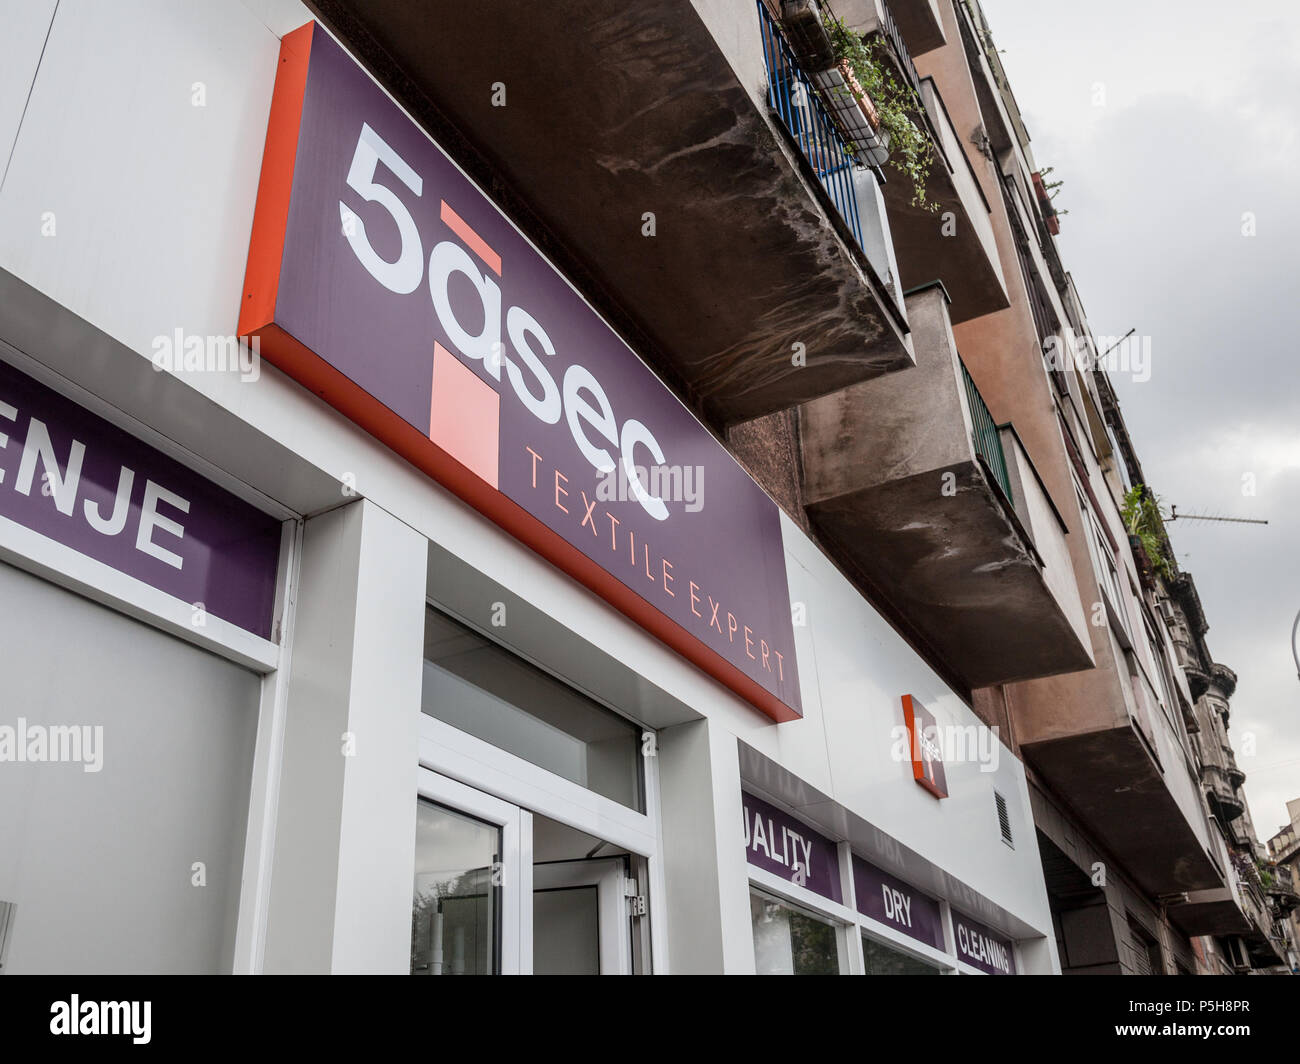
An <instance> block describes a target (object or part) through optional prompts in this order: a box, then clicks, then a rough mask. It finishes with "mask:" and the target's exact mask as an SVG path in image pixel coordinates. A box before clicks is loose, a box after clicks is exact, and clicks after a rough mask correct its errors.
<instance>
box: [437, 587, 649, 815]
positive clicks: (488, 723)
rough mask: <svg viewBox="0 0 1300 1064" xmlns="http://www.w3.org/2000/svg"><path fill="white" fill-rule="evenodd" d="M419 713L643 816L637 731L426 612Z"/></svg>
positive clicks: (459, 627) (442, 617)
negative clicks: (641, 813)
mask: <svg viewBox="0 0 1300 1064" xmlns="http://www.w3.org/2000/svg"><path fill="white" fill-rule="evenodd" d="M421 708H422V709H423V711H424V712H425V713H427V714H428V715H429V716H431V717H436V718H437V719H438V720H441V721H444V722H446V723H447V724H450V725H452V726H453V727H455V728H459V729H460V730H461V731H464V732H468V733H469V734H470V735H473V736H475V737H476V738H479V739H482V740H483V741H484V742H487V743H491V744H492V745H493V746H495V747H498V748H499V749H501V750H505V751H507V752H509V753H511V754H514V755H515V756H517V757H520V758H523V759H524V760H525V761H528V762H530V763H531V764H534V765H537V766H538V767H539V768H544V769H546V770H547V771H549V772H554V773H555V774H556V775H557V776H562V777H564V778H565V779H567V780H570V781H572V782H573V783H576V784H578V785H579V786H582V787H586V788H587V789H588V790H592V791H595V792H596V793H597V794H600V795H603V796H604V797H606V798H609V799H612V800H613V801H616V802H618V803H619V804H620V805H625V806H627V807H628V808H630V809H635V810H637V811H638V812H644V811H645V803H644V793H643V787H642V776H641V771H642V763H641V729H640V728H638V727H637V726H636V725H635V724H633V723H632V722H630V721H628V720H625V719H624V718H623V717H620V716H619V715H618V714H617V713H614V712H612V711H611V710H608V709H606V708H605V707H604V706H601V705H599V704H597V703H596V702H594V701H592V700H591V699H589V698H587V697H586V696H584V695H582V694H580V693H578V692H577V691H575V690H574V689H573V688H571V687H569V686H568V685H567V684H565V683H563V682H561V681H560V680H558V679H556V678H555V677H554V676H552V675H551V674H550V673H548V672H545V671H544V670H542V669H540V668H538V667H537V666H536V665H533V664H532V663H530V662H527V661H525V660H523V659H522V658H520V657H518V656H516V655H515V654H512V653H511V652H510V651H508V650H506V649H505V648H504V647H502V646H499V645H497V644H496V643H493V642H491V641H490V640H488V639H486V638H484V637H483V636H481V635H479V634H478V633H477V632H475V631H472V630H471V629H469V628H466V627H465V626H463V625H461V624H459V623H458V622H456V621H453V620H452V619H451V618H449V617H447V616H445V615H444V614H442V613H439V612H438V611H436V610H432V609H430V610H429V611H428V613H427V615H426V619H425V630H424V693H423V700H422V705H421Z"/></svg>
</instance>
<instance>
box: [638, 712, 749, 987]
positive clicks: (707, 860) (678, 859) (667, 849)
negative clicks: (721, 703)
mask: <svg viewBox="0 0 1300 1064" xmlns="http://www.w3.org/2000/svg"><path fill="white" fill-rule="evenodd" d="M659 783H660V788H661V798H660V807H659V808H660V813H661V815H662V817H663V846H664V852H663V868H664V883H665V891H666V894H667V905H666V908H667V910H668V915H667V922H668V928H667V932H668V955H669V958H670V963H671V966H672V971H673V973H674V974H679V975H680V974H722V973H725V974H728V975H732V974H749V975H752V974H753V972H754V938H753V931H752V929H751V927H750V920H749V873H748V866H747V865H746V863H745V844H744V837H743V818H744V813H743V811H742V808H741V798H740V758H739V751H738V749H737V746H736V737H735V736H734V735H732V734H731V733H729V732H727V731H725V730H723V729H722V728H720V727H719V726H718V725H717V724H714V723H712V722H710V721H707V720H697V721H692V722H690V723H689V724H679V725H677V726H675V727H672V728H666V729H664V730H663V731H661V732H660V733H659Z"/></svg>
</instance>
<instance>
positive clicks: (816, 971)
mask: <svg viewBox="0 0 1300 1064" xmlns="http://www.w3.org/2000/svg"><path fill="white" fill-rule="evenodd" d="M749 913H750V919H751V921H752V923H753V927H754V965H755V971H756V972H757V973H758V974H759V975H839V974H840V948H839V942H840V935H839V928H838V927H837V925H836V924H834V923H833V922H832V921H830V920H828V919H826V918H825V917H822V916H816V915H814V914H812V913H810V912H808V911H807V910H804V909H798V908H795V907H794V906H793V905H790V904H789V903H787V902H784V901H778V900H777V899H776V898H774V897H772V896H770V895H768V894H764V893H761V892H759V891H754V892H753V893H751V894H750V896H749Z"/></svg>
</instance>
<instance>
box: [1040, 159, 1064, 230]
mask: <svg viewBox="0 0 1300 1064" xmlns="http://www.w3.org/2000/svg"><path fill="white" fill-rule="evenodd" d="M1054 169H1055V167H1053V166H1049V167H1047V168H1046V169H1045V170H1039V171H1036V172H1035V173H1034V175H1033V177H1034V192H1035V193H1036V194H1037V195H1038V206H1039V209H1040V210H1041V211H1042V212H1043V224H1044V225H1045V226H1047V231H1048V232H1049V233H1051V234H1052V236H1060V235H1061V213H1065V214H1068V213H1069V211H1065V212H1058V211H1057V209H1056V205H1055V204H1054V203H1053V202H1052V201H1053V200H1054V199H1055V198H1056V193H1057V192H1058V191H1059V190H1060V188H1061V186H1062V185H1063V184H1065V182H1064V181H1048V180H1047V177H1048V175H1049V174H1050V173H1051V172H1052V171H1053V170H1054Z"/></svg>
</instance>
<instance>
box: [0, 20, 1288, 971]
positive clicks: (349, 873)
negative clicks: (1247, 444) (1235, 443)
mask: <svg viewBox="0 0 1300 1064" xmlns="http://www.w3.org/2000/svg"><path fill="white" fill-rule="evenodd" d="M3 14H4V17H5V22H6V25H7V26H8V27H11V28H12V33H11V34H10V40H9V42H8V43H7V44H6V46H5V47H6V50H7V51H8V53H9V55H10V58H11V60H12V61H11V62H9V63H7V64H6V65H5V67H4V71H3V74H0V144H3V147H4V150H5V153H6V157H7V158H8V160H9V161H8V164H7V166H6V169H5V172H4V176H3V181H2V183H0V285H3V289H4V291H3V299H2V301H0V430H3V435H0V473H2V474H3V476H0V581H3V600H4V602H5V605H6V608H5V609H4V610H3V611H2V612H0V627H2V630H3V640H0V646H3V648H4V649H3V652H2V653H3V659H0V660H2V661H3V670H4V675H5V681H4V685H3V694H2V697H3V701H2V702H0V753H4V754H5V756H4V757H3V759H0V970H3V971H12V972H35V971H218V972H219V971H235V972H388V973H394V972H407V971H409V972H412V973H419V974H469V973H478V972H482V973H488V972H603V973H625V972H660V973H662V972H772V973H778V972H797V973H803V972H809V973H811V972H817V973H843V974H863V973H891V974H892V973H898V974H902V973H908V974H929V973H958V974H1050V973H1056V972H1060V971H1067V972H1073V971H1116V972H1119V971H1141V970H1146V969H1147V968H1150V969H1151V970H1164V971H1167V972H1170V973H1173V972H1175V971H1194V970H1198V969H1205V968H1207V967H1209V966H1210V965H1211V961H1210V960H1209V959H1207V958H1205V957H1201V956H1198V954H1197V947H1196V946H1194V944H1193V943H1194V940H1195V941H1203V939H1204V936H1215V935H1218V936H1220V939H1223V940H1224V941H1226V940H1228V939H1234V940H1235V944H1234V945H1232V946H1221V947H1215V948H1222V949H1224V950H1225V951H1226V952H1225V953H1224V956H1227V957H1229V958H1231V962H1230V963H1232V964H1233V967H1234V968H1239V967H1243V966H1248V967H1258V966H1262V965H1263V964H1264V962H1265V961H1266V960H1269V956H1267V954H1268V951H1269V950H1270V949H1274V948H1275V947H1274V946H1273V945H1272V941H1273V938H1272V937H1271V935H1272V933H1271V932H1270V931H1269V929H1267V928H1265V927H1263V926H1262V924H1263V921H1264V918H1263V916H1262V915H1260V914H1258V913H1255V912H1254V911H1253V910H1251V911H1248V910H1247V906H1248V905H1249V899H1247V897H1246V894H1245V893H1243V888H1242V884H1241V881H1240V880H1239V879H1234V878H1232V871H1231V869H1232V864H1231V858H1230V855H1229V841H1230V836H1229V835H1226V834H1225V833H1224V830H1220V829H1218V827H1217V825H1219V824H1220V823H1222V822H1223V821H1224V820H1225V819H1227V818H1226V817H1225V810H1224V809H1223V808H1222V807H1221V806H1218V805H1215V804H1214V803H1215V801H1216V800H1217V799H1216V798H1215V797H1214V795H1215V794H1218V793H1219V792H1213V791H1212V788H1211V785H1210V784H1209V783H1206V782H1205V781H1204V779H1203V766H1205V765H1206V764H1207V763H1208V762H1206V761H1205V760H1204V759H1205V758H1206V757H1209V758H1210V760H1211V761H1212V762H1213V763H1214V765H1215V767H1216V768H1222V769H1223V773H1224V778H1225V779H1228V780H1229V783H1230V777H1228V776H1227V775H1226V773H1227V767H1226V765H1227V762H1226V759H1227V758H1229V757H1230V752H1228V753H1224V752H1223V750H1222V748H1223V747H1224V746H1225V743H1226V739H1225V737H1226V732H1222V733H1218V732H1216V733H1214V734H1215V739H1216V741H1217V742H1218V747H1217V748H1214V749H1211V748H1210V747H1208V746H1207V747H1205V749H1201V748H1200V747H1199V746H1198V745H1196V744H1195V743H1194V742H1193V740H1192V738H1191V735H1192V733H1193V732H1194V730H1195V729H1193V727H1192V722H1195V723H1197V725H1198V726H1203V727H1207V728H1208V727H1209V726H1210V725H1212V724H1213V722H1214V719H1213V713H1214V712H1219V710H1218V709H1217V703H1215V704H1211V703H1210V702H1208V701H1206V699H1207V698H1210V697H1212V696H1211V695H1210V694H1209V693H1208V692H1209V688H1207V689H1206V690H1205V691H1200V692H1197V691H1196V689H1195V687H1194V685H1193V684H1192V683H1191V681H1190V680H1189V677H1190V676H1192V675H1193V674H1194V672H1195V668H1196V667H1197V666H1196V662H1194V661H1192V660H1190V658H1189V659H1188V660H1183V658H1180V657H1178V656H1177V655H1178V653H1179V650H1178V648H1177V642H1176V640H1175V639H1174V638H1173V636H1172V635H1171V634H1170V633H1171V627H1170V625H1171V624H1172V623H1173V622H1171V621H1170V620H1169V613H1168V612H1167V611H1166V610H1165V609H1164V607H1163V605H1162V604H1163V603H1164V602H1165V601H1166V600H1170V601H1173V600H1175V599H1176V597H1177V595H1176V587H1177V586H1181V585H1178V581H1177V579H1174V580H1173V582H1172V583H1170V582H1164V583H1161V582H1159V581H1153V580H1151V579H1149V578H1148V576H1149V574H1145V573H1144V572H1142V571H1139V567H1138V561H1137V560H1136V559H1135V556H1134V554H1133V552H1132V550H1131V549H1130V547H1129V542H1128V538H1127V535H1126V533H1125V529H1124V525H1123V522H1122V519H1121V498H1122V495H1123V486H1124V477H1125V476H1129V475H1130V473H1129V468H1128V467H1127V466H1126V465H1125V464H1124V459H1123V456H1122V454H1121V449H1122V447H1130V445H1129V444H1128V441H1127V436H1126V434H1125V433H1124V431H1123V429H1122V420H1121V419H1120V418H1119V414H1118V405H1117V404H1116V403H1115V402H1114V400H1113V395H1112V394H1111V393H1110V391H1109V389H1108V386H1107V384H1106V382H1105V375H1104V373H1101V372H1097V371H1095V370H1094V369H1092V368H1091V367H1089V366H1087V365H1086V364H1083V363H1080V364H1077V365H1076V364H1075V363H1074V362H1072V361H1069V360H1067V361H1065V362H1061V363H1059V364H1049V362H1047V361H1045V357H1044V356H1045V353H1046V354H1050V353H1051V351H1053V350H1055V348H1054V346H1053V344H1052V343H1051V342H1050V341H1053V340H1056V341H1057V342H1064V343H1067V344H1072V345H1080V346H1081V345H1083V344H1085V342H1086V341H1087V340H1088V339H1089V338H1090V335H1091V334H1090V332H1089V329H1088V326H1087V321H1086V318H1085V316H1084V313H1083V308H1082V303H1081V302H1080V300H1079V297H1078V295H1077V293H1076V292H1075V291H1074V287H1073V282H1072V281H1071V279H1070V277H1069V275H1068V274H1067V273H1065V272H1064V270H1063V268H1062V267H1061V265H1060V262H1059V259H1058V257H1057V254H1056V251H1055V247H1054V244H1053V242H1052V239H1051V235H1050V232H1049V231H1048V230H1049V227H1050V226H1053V225H1055V224H1056V222H1055V219H1054V217H1053V216H1052V215H1051V212H1050V205H1049V204H1047V203H1046V202H1045V200H1044V197H1043V195H1041V194H1040V192H1039V189H1040V188H1041V183H1040V182H1037V181H1036V173H1037V168H1036V165H1035V164H1034V162H1033V160H1032V157H1031V155H1030V152H1029V142H1028V136H1027V133H1026V132H1025V130H1024V127H1023V122H1022V121H1021V119H1020V116H1019V113H1018V111H1017V110H1016V108H1015V105H1014V99H1013V98H1012V97H1011V94H1010V90H1009V88H1008V87H1007V86H1006V83H1005V78H1004V77H1003V75H1002V72H1001V69H1000V65H999V64H998V60H997V54H996V50H994V49H993V48H992V47H991V46H990V45H989V44H988V40H989V38H988V29H987V26H985V25H984V23H983V17H982V15H981V14H980V12H979V8H978V6H977V5H973V4H967V3H965V2H954V0H896V2H895V3H893V4H891V5H889V6H888V7H887V6H886V5H885V4H884V3H883V0H861V2H855V3H849V2H841V3H839V4H836V5H835V11H834V12H831V11H829V10H828V9H824V8H820V7H818V6H817V5H815V4H811V3H785V4H778V3H775V2H773V3H762V2H755V0H695V2H689V0H671V2H665V3H660V4H655V5H636V6H632V7H628V8H624V7H623V6H622V5H619V6H618V8H617V9H615V8H612V7H611V9H609V10H604V9H600V8H598V7H593V6H592V5H588V4H570V3H564V2H561V3H555V4H549V5H519V4H512V3H507V2H505V0H501V2H489V3H485V4H481V5H478V6H477V7H476V9H475V13H474V17H473V18H465V17H464V14H463V12H461V11H459V9H454V8H451V7H450V5H412V4H408V3H402V2H397V0H391V2H390V0H367V2H361V0H320V2H318V3H313V4H302V3H299V2H298V0H199V2H196V3H193V4H188V5H184V6H177V5H173V4H169V3H164V2H160V0H123V2H122V3H118V4H114V5H112V6H111V7H110V6H109V5H100V4H96V3H92V2H78V0H62V2H60V3H57V4H56V3H54V2H53V0H49V2H39V3H24V4H18V3H11V4H6V5H4V8H3ZM832 18H834V19H836V20H838V21H839V22H840V23H841V24H842V25H843V26H844V27H846V29H847V31H848V32H850V33H851V34H853V35H854V36H855V38H857V39H859V40H866V41H869V42H871V44H872V48H873V50H874V51H873V54H875V55H877V56H879V57H882V60H881V61H883V62H885V63H887V64H888V67H889V76H890V77H891V78H894V79H896V80H897V82H898V83H899V84H900V85H903V86H905V87H906V89H908V90H910V92H911V93H914V96H912V97H911V98H912V99H913V100H914V102H915V103H914V110H913V115H914V120H915V123H916V125H917V127H918V128H919V129H921V130H922V132H923V133H924V135H925V138H926V139H927V141H928V143H929V144H930V145H931V150H932V152H933V161H932V164H931V165H930V166H929V168H928V172H927V174H926V175H925V177H924V193H925V196H924V197H921V196H919V195H918V189H917V188H916V187H915V186H914V184H912V183H910V182H909V181H908V180H905V179H904V178H903V177H902V176H900V175H899V174H898V172H897V171H896V170H891V169H890V168H889V166H888V157H889V152H890V150H891V146H890V144H889V143H888V142H887V138H886V137H884V136H881V135H880V131H879V129H878V128H875V127H873V126H872V123H871V121H870V117H869V113H868V109H867V108H865V107H863V106H860V105H859V104H858V103H857V102H856V99H855V98H853V97H852V87H851V86H852V83H851V81H849V80H846V76H845V71H844V70H843V68H841V67H839V66H838V63H837V56H836V54H835V44H834V40H833V39H832V37H831V35H830V33H829V32H828V29H833V25H834V24H833V23H831V21H830V20H831V19H832ZM141 56H146V57H148V61H147V62H144V63H142V62H140V57H141ZM837 79H838V80H837ZM846 85H848V86H849V89H848V91H849V93H850V96H849V97H846V96H845V89H844V87H845V86H846ZM846 99H850V100H852V106H850V107H847V108H846V107H845V106H843V105H844V102H845V100H846ZM864 119H865V121H866V124H865V125H863V121H864ZM900 147H901V146H900V145H899V144H894V145H893V150H894V151H895V152H897V151H899V150H900ZM927 201H928V202H929V203H933V204H936V205H937V206H938V209H937V210H932V209H930V208H929V207H927V206H926V202H927ZM236 339H238V340H242V341H243V342H242V345H241V344H240V343H236V342H235V341H236ZM1120 437H1122V445H1121V444H1119V443H1117V439H1119V438H1120ZM1130 449H1131V448H1130ZM1188 580H1190V578H1188ZM1193 627H1194V624H1193ZM1201 634H1202V635H1203V631H1202V633H1201ZM1189 646H1190V644H1189ZM1201 651H1203V645H1201V646H1200V649H1199V650H1197V654H1200V655H1201V656H1200V657H1197V658H1196V660H1197V661H1201V664H1202V667H1204V661H1203V660H1202V659H1203V654H1201ZM1187 653H1188V654H1191V651H1190V650H1189V651H1188V652H1187ZM1193 656H1195V655H1193ZM1216 668H1217V667H1216ZM1217 690H1218V691H1219V692H1220V694H1221V695H1222V697H1223V700H1224V701H1223V710H1222V712H1223V713H1226V699H1227V698H1228V697H1230V696H1231V691H1230V690H1229V691H1226V692H1224V690H1223V688H1222V686H1220V687H1219V688H1218V689H1217ZM1198 707H1201V708H1198ZM1202 709H1203V712H1202ZM1198 713H1201V716H1199V717H1198V715H1197V714H1198ZM1221 715H1222V714H1221ZM6 729H7V730H6ZM6 742H7V743H8V745H7V746H6V745H5V744H6ZM6 751H7V752H6ZM1206 751H1209V752H1208V753H1207V752H1206ZM1211 782H1212V783H1213V784H1217V783H1218V782H1219V777H1218V775H1215V776H1214V778H1213V780H1212V781H1211ZM1219 797H1220V798H1222V795H1221V794H1220V795H1219ZM1212 817H1213V819H1212ZM87 868H90V869H93V870H94V879H95V882H96V883H98V884H99V885H100V888H101V889H99V890H97V891H95V892H91V896H90V897H87V892H86V890H85V886H84V880H85V876H84V872H85V870H86V869H87ZM1224 892H1227V897H1226V899H1225V898H1224V897H1222V896H1221V895H1223V893H1224ZM1251 897H1252V898H1253V895H1251ZM1234 914H1235V916H1234ZM1236 917H1240V918H1241V919H1244V920H1247V921H1248V922H1249V926H1250V927H1251V928H1254V931H1251V930H1249V929H1248V930H1246V931H1240V930H1238V929H1237V928H1238V924H1237V923H1234V922H1233V920H1234V919H1235V918H1236ZM1250 921H1253V922H1250ZM1255 931H1257V932H1258V936H1255ZM1216 941H1218V940H1216ZM1206 948H1208V947H1206ZM1232 949H1235V950H1236V952H1235V953H1233V952H1231V950H1232ZM1243 959H1244V961H1245V963H1244V965H1243V964H1237V963H1236V962H1237V961H1242V960H1243Z"/></svg>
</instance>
